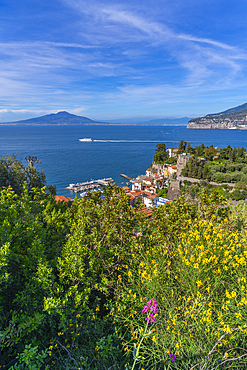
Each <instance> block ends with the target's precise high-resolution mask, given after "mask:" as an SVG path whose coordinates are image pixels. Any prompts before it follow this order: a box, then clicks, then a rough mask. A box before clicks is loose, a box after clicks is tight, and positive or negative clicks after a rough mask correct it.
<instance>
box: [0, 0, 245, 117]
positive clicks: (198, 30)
mask: <svg viewBox="0 0 247 370" xmlns="http://www.w3.org/2000/svg"><path fill="white" fill-rule="evenodd" d="M246 16H247V1H246V0H237V1H236V0H234V1H233V0H172V1H171V0H135V1H133V0H124V1H123V0H119V1H115V0H111V1H110V0H90V1H84V0H50V1H48V0H42V1H40V0H39V1H37V0H21V1H20V0H0V122H10V121H16V120H21V119H26V118H31V117H38V116H42V115H45V114H50V113H56V112H58V111H61V110H66V111H68V112H70V113H73V114H76V115H81V116H86V117H89V118H91V119H96V120H97V119H98V120H99V119H102V120H103V119H104V120H107V119H109V120H110V119H111V120H112V119H116V118H129V117H136V118H141V117H150V118H154V117H157V118H160V117H184V116H186V117H197V116H203V115H205V114H209V113H217V112H221V111H223V110H226V109H228V108H232V107H235V106H237V105H240V104H243V103H246V102H247V89H246V87H247V22H246Z"/></svg>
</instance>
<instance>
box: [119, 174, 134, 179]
mask: <svg viewBox="0 0 247 370" xmlns="http://www.w3.org/2000/svg"><path fill="white" fill-rule="evenodd" d="M120 176H122V177H124V178H125V179H128V180H133V179H132V177H129V176H127V175H124V174H123V173H120Z"/></svg>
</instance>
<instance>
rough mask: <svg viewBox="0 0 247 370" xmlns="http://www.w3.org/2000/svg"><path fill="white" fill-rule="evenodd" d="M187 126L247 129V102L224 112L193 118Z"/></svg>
mask: <svg viewBox="0 0 247 370" xmlns="http://www.w3.org/2000/svg"><path fill="white" fill-rule="evenodd" d="M187 128H194V129H229V130H233V129H240V130H246V129H247V103H245V104H242V105H239V106H237V107H235V108H230V109H227V110H226V111H224V112H220V113H216V114H208V115H207V116H204V117H198V118H193V119H191V120H190V121H189V122H188V125H187Z"/></svg>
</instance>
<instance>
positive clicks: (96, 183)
mask: <svg viewBox="0 0 247 370" xmlns="http://www.w3.org/2000/svg"><path fill="white" fill-rule="evenodd" d="M112 182H114V180H113V179H112V178H111V177H107V178H104V179H99V180H91V181H86V182H78V183H76V184H69V186H68V187H67V188H66V189H67V190H72V191H74V192H75V193H77V192H79V191H82V192H85V191H87V190H94V189H97V188H100V187H101V186H107V185H108V184H110V183H112Z"/></svg>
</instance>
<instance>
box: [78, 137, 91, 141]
mask: <svg viewBox="0 0 247 370" xmlns="http://www.w3.org/2000/svg"><path fill="white" fill-rule="evenodd" d="M79 141H85V142H91V141H93V140H92V139H91V137H84V139H79Z"/></svg>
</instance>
